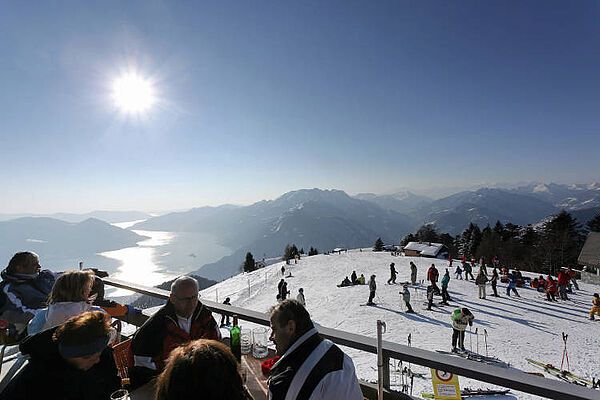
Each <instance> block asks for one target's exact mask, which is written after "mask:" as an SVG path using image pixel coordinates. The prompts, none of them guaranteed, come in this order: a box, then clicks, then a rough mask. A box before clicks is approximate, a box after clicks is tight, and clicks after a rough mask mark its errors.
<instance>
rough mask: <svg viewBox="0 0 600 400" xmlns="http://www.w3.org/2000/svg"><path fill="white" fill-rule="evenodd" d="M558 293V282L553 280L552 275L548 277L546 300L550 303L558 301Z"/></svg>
mask: <svg viewBox="0 0 600 400" xmlns="http://www.w3.org/2000/svg"><path fill="white" fill-rule="evenodd" d="M556 292H558V289H557V287H556V281H555V280H554V279H552V277H551V276H550V275H548V284H547V285H546V299H547V300H548V301H556Z"/></svg>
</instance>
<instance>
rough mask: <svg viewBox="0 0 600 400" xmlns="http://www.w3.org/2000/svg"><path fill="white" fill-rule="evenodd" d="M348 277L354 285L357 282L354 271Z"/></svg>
mask: <svg viewBox="0 0 600 400" xmlns="http://www.w3.org/2000/svg"><path fill="white" fill-rule="evenodd" d="M350 279H351V280H352V284H353V285H356V284H358V282H357V281H356V279H357V278H356V271H352V275H350Z"/></svg>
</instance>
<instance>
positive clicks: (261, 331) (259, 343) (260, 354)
mask: <svg viewBox="0 0 600 400" xmlns="http://www.w3.org/2000/svg"><path fill="white" fill-rule="evenodd" d="M252 336H253V338H254V346H253V347H252V355H253V356H254V358H265V357H266V356H267V355H268V354H269V349H268V348H267V340H268V336H267V328H254V329H253V330H252Z"/></svg>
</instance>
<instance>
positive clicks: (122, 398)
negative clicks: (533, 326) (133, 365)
mask: <svg viewBox="0 0 600 400" xmlns="http://www.w3.org/2000/svg"><path fill="white" fill-rule="evenodd" d="M110 400H129V392H128V391H127V390H125V389H119V390H116V391H114V392H113V393H112V394H111V395H110Z"/></svg>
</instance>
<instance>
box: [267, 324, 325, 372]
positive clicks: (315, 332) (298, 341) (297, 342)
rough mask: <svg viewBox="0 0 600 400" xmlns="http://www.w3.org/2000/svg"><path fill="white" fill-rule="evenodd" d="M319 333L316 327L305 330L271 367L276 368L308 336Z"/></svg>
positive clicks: (306, 339)
mask: <svg viewBox="0 0 600 400" xmlns="http://www.w3.org/2000/svg"><path fill="white" fill-rule="evenodd" d="M318 334H319V333H318V332H317V328H312V329H310V330H309V331H308V332H306V333H305V334H304V335H302V336H300V337H299V338H298V340H296V341H295V342H294V343H293V344H292V345H291V346H290V348H289V349H287V351H286V352H285V353H284V354H283V355H282V356H281V358H280V359H279V360H277V362H276V363H275V364H274V365H273V367H272V368H276V367H277V365H278V364H280V363H281V364H284V363H285V359H286V357H290V356H291V354H292V353H293V352H294V351H295V350H296V349H297V348H298V347H300V346H301V345H302V344H303V343H304V342H306V341H308V339H309V338H311V337H312V336H315V335H318Z"/></svg>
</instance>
